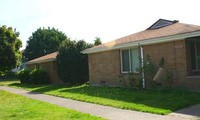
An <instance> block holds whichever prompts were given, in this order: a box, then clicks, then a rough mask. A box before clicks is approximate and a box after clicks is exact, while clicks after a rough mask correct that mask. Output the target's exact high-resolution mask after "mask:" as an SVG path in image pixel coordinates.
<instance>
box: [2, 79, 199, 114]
mask: <svg viewBox="0 0 200 120" xmlns="http://www.w3.org/2000/svg"><path fill="white" fill-rule="evenodd" d="M0 85H8V86H12V87H19V88H23V89H27V90H29V91H32V92H40V93H44V94H49V95H55V96H60V97H64V98H71V99H75V100H80V101H86V102H91V103H97V104H101V105H107V106H113V107H117V108H123V109H131V110H137V111H143V112H150V113H156V114H168V113H171V112H173V111H175V110H179V109H181V108H184V107H188V106H190V105H194V104H197V103H200V93H197V92H189V91H185V90H180V89H159V90H158V89H152V90H134V89H127V88H111V87H93V86H88V85H82V86H78V87H69V86H64V85H60V86H59V85H44V86H36V85H23V84H20V83H19V82H13V81H12V82H0Z"/></svg>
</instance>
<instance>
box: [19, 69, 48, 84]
mask: <svg viewBox="0 0 200 120" xmlns="http://www.w3.org/2000/svg"><path fill="white" fill-rule="evenodd" d="M17 76H18V78H19V79H20V82H21V83H26V84H27V83H29V84H47V83H49V76H48V74H47V72H45V71H44V70H42V69H33V70H31V71H30V70H27V69H22V70H20V71H19V72H18V74H17Z"/></svg>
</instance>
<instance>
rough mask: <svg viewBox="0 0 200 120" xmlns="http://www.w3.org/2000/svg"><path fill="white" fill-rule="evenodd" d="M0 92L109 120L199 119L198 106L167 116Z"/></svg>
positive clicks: (20, 92)
mask: <svg viewBox="0 0 200 120" xmlns="http://www.w3.org/2000/svg"><path fill="white" fill-rule="evenodd" d="M0 90H4V91H8V92H11V93H14V94H19V95H22V96H26V97H29V98H32V99H36V100H40V101H44V102H48V103H51V104H55V105H58V106H61V107H66V108H70V109H74V110H77V111H80V112H83V113H89V114H92V115H95V116H100V117H102V118H105V119H109V120H195V119H197V117H200V115H199V113H200V105H198V106H194V107H191V108H189V109H184V110H180V111H177V112H176V113H172V114H169V115H156V114H150V113H143V112H138V111H133V110H123V109H118V108H113V107H108V106H102V105H97V104H92V103H86V102H80V101H75V100H71V99H65V98H60V97H55V96H50V95H44V94H39V93H33V92H29V91H26V90H21V89H16V88H10V87H7V86H0ZM191 110H192V111H191ZM195 112H196V113H197V114H196V113H195ZM193 113H195V114H193Z"/></svg>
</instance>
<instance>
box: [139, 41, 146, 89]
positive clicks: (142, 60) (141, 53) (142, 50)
mask: <svg viewBox="0 0 200 120" xmlns="http://www.w3.org/2000/svg"><path fill="white" fill-rule="evenodd" d="M138 45H139V46H140V55H141V67H142V88H143V89H144V88H145V77H144V48H143V46H142V45H140V44H139V43H138Z"/></svg>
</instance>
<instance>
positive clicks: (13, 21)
mask: <svg viewBox="0 0 200 120" xmlns="http://www.w3.org/2000/svg"><path fill="white" fill-rule="evenodd" d="M199 3H200V1H198V0H167V1H161V0H1V4H0V6H1V7H0V25H7V26H12V27H14V28H16V29H17V31H19V32H20V39H21V40H22V41H23V48H24V47H25V45H26V41H27V40H28V38H29V37H30V36H31V34H32V32H34V31H36V30H37V28H39V27H55V28H57V29H59V30H60V31H62V32H64V33H65V34H66V35H67V36H68V37H70V38H72V39H76V40H79V39H84V40H86V41H87V42H93V40H94V38H95V37H100V38H101V39H102V41H103V42H107V41H111V40H114V39H117V38H119V37H123V36H126V35H129V34H133V33H135V32H138V31H141V30H144V29H146V28H148V27H149V26H150V25H151V24H153V23H154V22H155V21H156V20H158V19H159V18H164V19H169V20H179V21H180V22H182V23H189V24H196V25H200V15H199V13H198V12H199V11H200V7H199Z"/></svg>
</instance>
